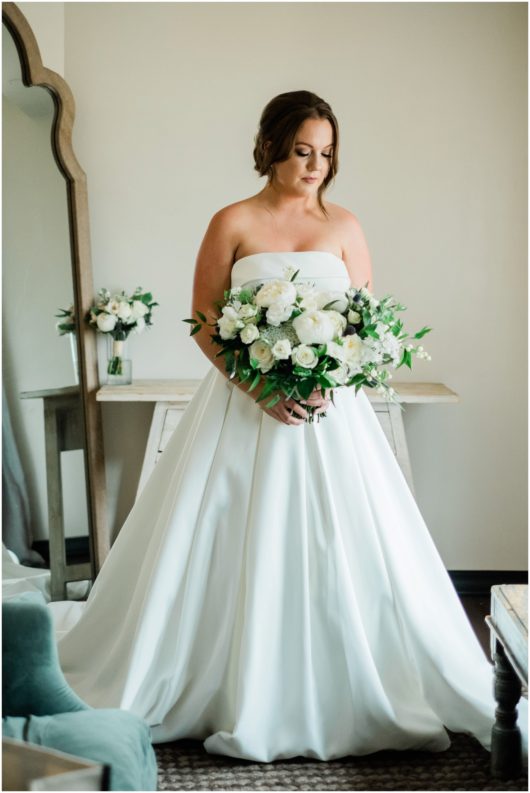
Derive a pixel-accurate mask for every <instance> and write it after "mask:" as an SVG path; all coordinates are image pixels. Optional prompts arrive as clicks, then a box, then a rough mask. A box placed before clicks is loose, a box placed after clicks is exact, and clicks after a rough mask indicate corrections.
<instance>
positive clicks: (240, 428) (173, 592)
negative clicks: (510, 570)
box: [59, 91, 495, 762]
mask: <svg viewBox="0 0 530 793" xmlns="http://www.w3.org/2000/svg"><path fill="white" fill-rule="evenodd" d="M338 139H339V136H338V127H337V121H336V119H335V116H334V115H333V113H332V111H331V108H330V107H329V105H328V104H327V103H326V102H324V101H323V100H322V99H320V98H319V97H317V96H315V95H314V94H312V93H310V92H308V91H294V92H289V93H285V94H281V95H280V96H277V97H275V98H274V99H273V100H272V101H271V102H269V104H268V105H267V106H266V108H265V110H264V111H263V115H262V118H261V122H260V128H259V132H258V135H257V138H256V146H255V149H254V158H255V167H256V169H257V170H258V173H259V174H260V175H265V174H266V175H267V176H268V181H267V184H266V185H265V187H264V188H263V190H261V191H260V192H259V193H257V194H256V195H254V196H252V197H251V198H248V199H246V200H243V201H240V202H237V203H235V204H231V205H230V206H227V207H225V208H224V209H222V210H220V211H219V212H217V213H216V214H215V215H214V217H213V218H212V220H211V222H210V224H209V226H208V229H207V232H206V234H205V237H204V240H203V242H202V244H201V247H200V250H199V254H198V257H197V265H196V273H195V282H194V290H193V310H194V311H195V310H197V309H199V310H201V311H203V312H204V311H207V312H209V311H213V310H214V304H215V301H216V300H220V299H221V298H222V296H223V290H225V289H228V288H229V287H230V286H240V285H242V284H246V283H249V282H256V281H257V282H261V281H265V280H266V279H268V278H277V277H281V276H282V274H283V273H284V268H285V267H293V266H294V267H295V268H296V269H298V270H299V279H305V280H308V281H310V282H314V283H316V284H317V286H319V287H321V288H323V289H342V290H345V289H347V288H348V286H350V284H353V285H354V286H361V285H364V284H365V283H366V282H368V286H369V287H371V286H372V276H371V266H370V257H369V254H368V250H367V246H366V242H365V239H364V235H363V232H362V230H361V227H360V225H359V222H358V221H357V219H356V217H355V216H354V215H353V214H352V213H351V212H349V211H348V210H346V209H343V208H342V207H339V206H337V205H336V204H331V203H329V202H327V201H325V200H324V193H325V189H326V187H327V186H328V184H329V183H330V181H331V180H332V179H333V177H334V175H335V173H336V171H337V161H338V160H337V158H338ZM194 338H195V339H196V341H197V343H198V344H199V346H200V348H201V349H202V350H203V352H204V353H205V355H206V356H207V357H208V359H209V360H210V362H211V364H212V366H211V368H210V370H209V372H208V373H207V375H206V377H205V378H204V380H203V381H202V383H201V385H200V387H199V389H198V391H197V393H196V395H195V397H194V399H193V400H192V402H191V403H190V405H189V406H188V408H187V410H186V412H185V414H184V416H183V418H182V420H181V422H180V424H179V425H178V427H177V429H176V430H175V432H174V434H173V436H172V437H171V440H170V442H169V443H168V445H167V446H166V448H165V450H164V452H163V454H162V456H161V458H160V460H159V462H158V463H157V466H156V468H155V469H154V471H153V473H152V475H151V477H150V479H149V481H148V482H147V484H146V486H145V488H144V490H143V492H142V494H141V496H140V498H139V499H138V501H137V502H136V504H135V505H134V507H133V509H132V510H131V512H130V514H129V516H128V518H127V520H126V522H125V524H124V526H123V528H122V530H121V532H120V534H119V536H118V539H117V540H116V542H115V544H114V546H113V548H112V551H111V553H110V556H109V557H108V559H107V561H106V562H105V564H104V566H103V569H102V571H101V573H100V575H99V576H98V579H97V580H96V582H95V585H94V587H93V590H92V592H91V594H90V597H89V599H88V601H87V604H86V608H85V611H84V614H83V616H82V618H81V619H80V620H79V622H78V623H77V624H76V625H75V626H74V627H73V628H72V629H71V630H70V631H69V632H68V633H67V634H66V635H65V636H64V637H63V638H62V639H61V641H60V642H59V651H60V658H61V663H62V666H63V668H64V671H65V674H66V676H67V678H68V680H69V682H70V683H71V685H72V686H73V688H74V689H75V690H76V691H77V692H78V693H79V695H80V696H82V697H83V698H84V699H85V700H87V701H88V702H89V704H91V705H94V706H99V707H101V706H105V707H109V706H119V707H122V708H126V709H130V710H132V711H134V712H136V713H137V714H139V715H141V716H143V717H144V718H146V719H147V720H148V722H149V724H150V725H151V726H152V730H153V739H154V740H155V741H167V740H172V739H176V738H181V737H187V738H199V739H202V740H204V746H205V748H206V750H207V751H208V752H213V753H221V754H226V755H232V756H234V757H241V758H246V759H250V760H258V761H263V762H268V761H271V760H275V759H278V758H286V757H293V756H297V755H303V756H307V757H313V758H318V759H321V760H329V759H331V758H335V757H341V756H345V755H350V754H354V755H356V754H358V755H361V754H366V753H369V752H375V751H378V750H381V749H412V748H413V749H425V750H430V751H441V750H444V749H447V748H448V746H449V745H450V740H449V737H448V734H447V732H446V730H445V727H444V725H445V726H446V727H448V728H449V729H451V730H454V731H461V732H467V733H469V734H471V735H474V736H475V737H476V738H477V739H478V740H479V741H480V742H481V743H482V744H483V745H484V746H485V747H487V748H489V744H490V732H491V727H492V724H493V720H494V709H495V702H494V700H493V695H492V669H491V665H490V663H489V662H488V660H487V659H486V657H485V655H484V653H483V651H482V649H481V648H480V645H479V643H478V641H477V639H476V637H475V635H474V632H473V630H472V628H471V625H470V623H469V621H468V619H467V617H466V615H465V612H464V610H463V608H462V606H461V604H460V601H459V599H458V597H457V595H456V593H455V591H454V588H453V586H452V584H451V581H450V579H449V577H448V575H447V572H446V570H445V568H444V566H443V564H442V561H441V559H440V557H439V555H438V553H437V550H436V548H435V546H434V543H433V542H432V540H431V538H430V535H429V532H428V530H427V527H426V526H425V523H424V521H423V519H422V516H421V514H420V512H419V510H418V507H417V505H416V503H415V501H414V498H413V496H412V494H411V492H410V490H409V488H408V486H407V483H406V481H405V479H404V476H403V474H402V472H401V469H400V468H399V466H398V464H397V462H396V460H395V457H394V455H393V452H392V450H391V449H390V446H389V444H388V442H387V440H386V437H385V435H384V433H383V430H382V429H381V426H380V424H379V422H378V419H377V417H376V415H375V413H374V411H373V409H372V407H371V405H370V402H369V400H368V398H367V397H366V395H365V394H364V393H363V392H362V391H360V392H359V393H358V394H357V395H355V390H354V389H353V388H349V389H337V391H336V393H335V399H334V404H333V405H330V402H329V399H328V396H327V395H326V394H325V393H320V392H313V393H312V394H311V396H310V397H309V398H308V400H307V404H310V405H312V406H313V407H314V408H315V409H316V411H317V412H323V411H327V415H326V417H325V419H323V420H322V421H320V422H315V423H307V422H306V421H305V418H306V417H307V410H306V408H305V407H304V405H303V404H298V403H297V402H295V401H294V400H292V399H289V400H281V401H280V402H278V403H277V404H276V405H275V406H274V407H271V408H267V407H265V406H264V404H263V402H260V403H256V402H255V399H254V394H248V393H247V389H246V386H245V385H244V384H240V383H237V382H235V383H234V382H232V381H229V380H228V379H227V374H226V372H225V370H224V365H223V363H221V362H220V359H218V358H215V357H214V356H215V346H214V345H212V344H211V342H210V339H209V333H208V331H207V328H206V327H205V326H203V329H202V330H201V331H200V332H199V333H197V334H196V335H195V336H194Z"/></svg>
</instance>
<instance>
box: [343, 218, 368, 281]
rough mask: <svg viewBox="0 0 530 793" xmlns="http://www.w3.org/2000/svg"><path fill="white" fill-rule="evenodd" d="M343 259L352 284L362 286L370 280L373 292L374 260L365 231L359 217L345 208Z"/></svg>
mask: <svg viewBox="0 0 530 793" xmlns="http://www.w3.org/2000/svg"><path fill="white" fill-rule="evenodd" d="M343 251H344V252H343V259H344V263H345V264H346V268H347V270H348V274H349V276H350V281H351V285H352V286H354V287H356V288H358V289H359V288H360V287H361V286H364V285H365V284H366V282H367V281H368V289H369V290H370V292H373V278H372V261H371V258H370V252H369V250H368V245H367V242H366V238H365V236H364V232H363V230H362V228H361V224H360V223H359V221H358V219H357V217H356V216H355V215H354V214H353V213H352V212H348V211H347V210H345V216H344V239H343Z"/></svg>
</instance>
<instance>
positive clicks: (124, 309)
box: [117, 300, 132, 321]
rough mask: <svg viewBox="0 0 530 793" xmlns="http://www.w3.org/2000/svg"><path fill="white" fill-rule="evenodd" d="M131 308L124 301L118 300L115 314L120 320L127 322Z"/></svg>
mask: <svg viewBox="0 0 530 793" xmlns="http://www.w3.org/2000/svg"><path fill="white" fill-rule="evenodd" d="M131 313H132V311H131V306H130V304H129V303H128V302H127V301H126V300H120V305H119V306H118V311H117V314H118V316H119V318H120V319H123V320H125V321H127V320H128V319H129V318H130V316H131Z"/></svg>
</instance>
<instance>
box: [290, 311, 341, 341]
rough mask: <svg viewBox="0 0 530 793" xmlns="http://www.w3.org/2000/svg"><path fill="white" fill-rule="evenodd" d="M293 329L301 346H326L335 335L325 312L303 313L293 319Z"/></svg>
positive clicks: (331, 323) (332, 325)
mask: <svg viewBox="0 0 530 793" xmlns="http://www.w3.org/2000/svg"><path fill="white" fill-rule="evenodd" d="M293 328H294V329H295V331H296V335H297V336H298V338H299V339H300V341H301V342H302V344H326V342H328V341H331V340H332V339H333V337H334V335H335V325H334V323H333V322H332V321H331V319H330V318H329V316H328V312H327V311H317V310H315V311H303V312H302V313H301V314H299V315H298V316H297V317H295V318H294V319H293Z"/></svg>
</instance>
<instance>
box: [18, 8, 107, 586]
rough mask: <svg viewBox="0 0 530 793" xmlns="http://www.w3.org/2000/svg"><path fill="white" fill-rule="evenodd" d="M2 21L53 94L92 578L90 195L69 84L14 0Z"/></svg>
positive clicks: (99, 443) (96, 468)
mask: <svg viewBox="0 0 530 793" xmlns="http://www.w3.org/2000/svg"><path fill="white" fill-rule="evenodd" d="M2 22H3V23H4V24H5V25H6V27H7V29H8V31H9V32H10V34H11V36H12V37H13V40H14V42H15V46H16V48H17V51H18V54H19V58H20V63H21V69H22V82H23V83H24V85H25V86H27V87H31V86H40V87H42V88H46V89H47V90H48V92H49V93H50V94H51V96H52V99H53V102H54V106H55V114H54V119H53V123H52V131H51V139H52V140H51V143H52V152H53V156H54V158H55V161H56V163H57V166H58V168H59V170H60V172H61V173H62V175H63V176H64V178H65V181H66V193H67V205H68V226H69V235H70V253H71V261H72V280H73V288H74V306H75V322H76V336H77V343H78V358H79V364H78V365H79V390H80V396H81V409H82V414H83V428H84V440H85V445H84V460H85V482H86V491H87V511H88V518H89V546H90V558H91V564H92V570H93V575H94V578H95V576H96V575H97V573H98V572H99V569H100V567H101V565H102V564H103V562H104V560H105V557H106V556H107V554H108V552H109V549H110V536H109V530H108V519H107V506H106V481H105V458H104V450H103V424H102V418H101V406H100V404H99V402H97V401H96V392H97V390H98V388H99V379H98V362H97V345H96V336H95V333H94V331H93V330H92V329H91V328H90V327H89V326H88V323H87V322H85V321H84V317H85V316H86V314H87V312H88V311H89V309H90V307H91V305H92V302H93V299H94V287H93V282H92V266H91V259H90V235H89V223H88V194H87V182H86V175H85V173H84V171H83V170H82V168H81V166H80V165H79V163H78V161H77V159H76V157H75V155H74V152H73V149H72V129H73V125H74V118H75V102H74V97H73V95H72V92H71V90H70V88H69V86H68V84H67V83H66V82H65V80H63V78H62V77H61V76H60V75H59V74H57V72H54V71H52V70H51V69H47V68H46V67H44V66H43V64H42V58H41V55H40V51H39V47H38V44H37V41H36V39H35V36H34V35H33V31H32V30H31V27H30V25H29V23H28V21H27V20H26V18H25V16H24V14H23V13H22V12H21V11H20V9H19V8H18V6H17V5H16V4H15V3H9V2H7V3H2Z"/></svg>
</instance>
